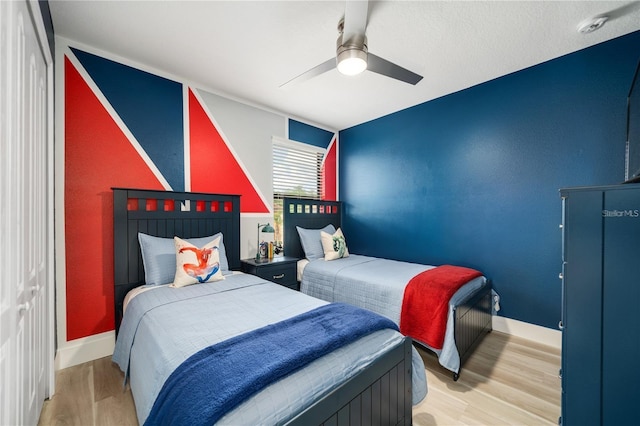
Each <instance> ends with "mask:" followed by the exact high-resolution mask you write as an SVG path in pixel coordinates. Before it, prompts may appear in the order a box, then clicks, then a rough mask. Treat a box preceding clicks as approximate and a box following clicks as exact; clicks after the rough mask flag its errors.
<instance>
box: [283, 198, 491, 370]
mask: <svg viewBox="0 0 640 426" xmlns="http://www.w3.org/2000/svg"><path fill="white" fill-rule="evenodd" d="M342 207H343V206H342V204H341V203H340V202H338V201H318V200H305V199H297V198H285V199H284V205H283V212H284V214H283V221H284V250H285V254H286V255H287V256H293V257H298V258H300V259H304V260H302V261H300V262H299V268H298V269H299V271H298V279H299V281H300V291H301V292H303V293H305V294H308V295H311V296H313V297H317V298H319V299H322V300H325V301H329V302H343V303H349V304H353V305H355V306H359V307H362V308H366V309H368V310H371V311H373V312H376V313H378V314H380V315H383V316H385V317H387V318H389V319H391V320H392V321H393V322H394V323H395V324H397V325H398V326H399V327H400V330H401V331H402V332H403V333H404V334H406V335H408V336H410V337H411V338H412V339H413V341H414V342H417V343H419V344H421V345H422V346H424V347H426V348H427V349H429V350H431V351H432V352H434V353H435V354H436V356H438V361H439V363H440V364H441V365H442V366H443V367H445V368H447V369H448V370H450V371H451V372H452V373H453V379H454V380H457V379H458V378H459V374H460V368H461V364H462V363H463V362H464V360H465V359H466V358H467V357H468V356H469V355H470V354H471V353H472V351H473V349H474V348H475V347H476V346H477V345H478V344H479V343H480V342H481V340H482V338H483V337H484V336H485V335H486V333H487V332H489V331H491V313H492V293H491V285H490V283H489V282H488V280H487V279H486V278H485V277H484V276H482V275H481V274H480V273H478V274H476V275H478V276H473V275H471V276H470V279H468V280H463V281H462V282H461V283H460V285H459V286H458V287H457V288H455V291H453V290H451V296H450V298H449V297H447V299H446V300H443V301H442V303H441V304H440V305H439V306H438V309H440V310H444V311H446V319H443V321H444V320H446V324H445V326H444V327H441V330H440V331H441V335H442V340H441V341H439V342H438V344H429V343H430V342H431V340H429V341H427V340H425V339H422V338H421V337H422V336H421V335H418V334H414V333H412V330H409V331H407V330H405V329H404V328H403V327H402V323H403V321H401V319H404V320H406V319H407V318H410V315H412V314H414V313H415V312H414V311H422V312H418V315H416V317H417V319H416V320H414V322H425V323H426V322H431V321H432V319H433V317H432V316H431V315H430V312H429V310H432V309H433V307H432V305H431V304H428V303H426V302H430V300H427V299H428V297H424V298H423V299H421V300H418V301H417V302H414V303H413V305H412V306H411V305H409V304H408V303H406V302H407V301H406V300H405V297H406V295H407V291H406V289H407V288H408V287H409V285H411V283H412V281H413V280H414V279H415V278H418V277H420V276H421V275H424V274H425V273H427V272H436V269H438V268H436V267H434V266H431V265H424V264H417V263H410V262H401V261H396V260H391V259H382V258H376V257H371V256H362V255H355V254H353V253H348V249H347V248H346V244H345V247H344V248H343V250H345V253H346V256H344V257H341V258H337V259H332V260H330V261H327V260H325V259H326V253H327V251H326V249H328V250H329V251H331V249H332V247H331V246H329V247H327V246H324V247H323V244H322V241H321V239H320V238H319V235H320V234H321V233H320V230H321V229H323V230H325V233H324V236H325V238H326V237H327V234H331V232H334V231H336V230H338V229H340V226H341V215H342ZM339 234H340V235H339V236H338V237H337V241H338V243H340V242H342V243H344V240H343V239H341V238H340V237H343V235H342V234H341V231H340V233H339ZM334 241H336V238H334ZM333 257H335V256H333ZM447 266H449V267H450V268H457V269H465V268H460V267H456V266H450V265H447ZM445 281H446V280H445ZM421 291H422V290H417V293H418V294H419V293H420V292H421ZM429 297H430V296H429ZM425 310H426V312H424V311H425ZM428 325H429V324H424V326H425V327H426V326H428ZM414 329H415V328H414Z"/></svg>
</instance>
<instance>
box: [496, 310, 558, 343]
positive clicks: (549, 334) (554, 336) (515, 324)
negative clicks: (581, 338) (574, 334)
mask: <svg viewBox="0 0 640 426" xmlns="http://www.w3.org/2000/svg"><path fill="white" fill-rule="evenodd" d="M492 325H493V329H494V330H495V331H499V332H502V333H506V334H511V335H512V336H517V337H522V338H523V339H527V340H532V341H534V342H537V343H540V344H543V345H547V346H551V347H554V348H556V349H562V332H561V331H560V330H553V329H551V328H547V327H541V326H539V325H534V324H530V323H528V322H522V321H518V320H514V319H511V318H505V317H499V316H497V315H494V316H493V320H492Z"/></svg>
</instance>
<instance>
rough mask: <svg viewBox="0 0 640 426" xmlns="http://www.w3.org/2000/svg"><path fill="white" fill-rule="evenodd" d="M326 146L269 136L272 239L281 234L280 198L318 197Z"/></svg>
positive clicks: (320, 188)
mask: <svg viewBox="0 0 640 426" xmlns="http://www.w3.org/2000/svg"><path fill="white" fill-rule="evenodd" d="M325 151H326V149H324V148H319V147H317V146H313V145H309V144H306V143H300V142H294V141H290V140H286V139H279V138H273V220H274V228H275V231H276V232H275V239H276V241H278V242H281V241H282V240H283V238H282V198H283V197H285V196H290V197H299V198H311V199H316V200H318V199H320V198H321V195H322V172H321V170H322V159H323V158H324V154H325Z"/></svg>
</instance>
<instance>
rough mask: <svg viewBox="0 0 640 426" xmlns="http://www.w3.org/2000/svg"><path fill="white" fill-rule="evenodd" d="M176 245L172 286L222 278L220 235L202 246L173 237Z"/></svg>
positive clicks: (182, 285)
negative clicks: (174, 274)
mask: <svg viewBox="0 0 640 426" xmlns="http://www.w3.org/2000/svg"><path fill="white" fill-rule="evenodd" d="M173 241H174V243H175V246H176V276H175V278H174V279H173V284H171V286H172V287H184V286H187V285H191V284H198V283H206V282H212V281H219V280H223V279H224V276H223V275H222V271H221V270H220V252H219V251H218V247H219V245H220V237H218V238H215V239H213V240H211V242H209V243H207V244H205V245H204V246H202V247H196V246H194V245H193V244H190V243H188V242H186V241H185V240H183V239H181V238H178V237H174V238H173Z"/></svg>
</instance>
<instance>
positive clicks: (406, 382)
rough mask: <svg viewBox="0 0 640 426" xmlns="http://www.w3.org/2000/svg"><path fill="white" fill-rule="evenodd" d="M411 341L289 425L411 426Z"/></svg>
mask: <svg viewBox="0 0 640 426" xmlns="http://www.w3.org/2000/svg"><path fill="white" fill-rule="evenodd" d="M411 397H412V388H411V339H410V338H405V339H404V343H403V344H402V345H400V346H398V347H397V348H395V349H393V350H391V351H390V352H388V353H387V354H385V355H384V356H382V357H381V358H380V359H378V360H376V361H375V362H374V363H373V364H372V365H371V366H369V367H368V368H367V369H365V370H363V371H362V372H360V373H359V374H358V375H356V376H355V377H354V378H352V379H351V380H349V381H348V382H346V383H344V384H343V385H342V386H340V387H338V388H337V389H335V390H334V391H333V392H331V393H330V394H329V395H327V396H326V397H324V398H322V399H321V400H320V401H318V402H316V403H315V404H314V405H312V406H311V407H309V408H308V409H307V410H306V411H304V412H303V413H301V414H300V415H298V416H297V417H295V418H294V419H292V420H291V422H289V423H287V424H289V425H305V426H306V425H335V424H340V425H342V424H344V425H410V424H411V423H412V418H411V407H412V405H411Z"/></svg>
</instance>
